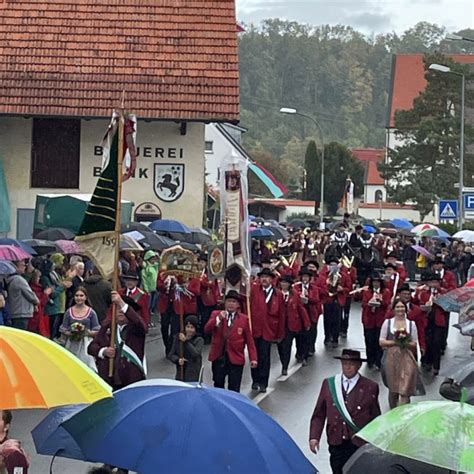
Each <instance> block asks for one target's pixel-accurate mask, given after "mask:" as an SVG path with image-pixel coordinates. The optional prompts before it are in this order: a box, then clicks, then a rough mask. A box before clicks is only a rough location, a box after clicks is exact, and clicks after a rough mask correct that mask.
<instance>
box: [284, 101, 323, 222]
mask: <svg viewBox="0 0 474 474" xmlns="http://www.w3.org/2000/svg"><path fill="white" fill-rule="evenodd" d="M280 113H282V114H288V115H299V116H300V117H305V118H307V119H309V120H311V121H312V122H313V123H314V124H315V125H316V127H317V129H318V131H319V134H320V136H321V199H320V204H319V212H320V224H319V228H320V229H321V230H324V134H323V129H322V128H321V125H319V123H318V122H317V121H316V119H315V118H314V117H311V115H306V114H302V113H301V112H298V111H297V110H296V109H291V108H287V107H282V108H281V109H280ZM305 172H306V169H305ZM305 179H306V177H305Z"/></svg>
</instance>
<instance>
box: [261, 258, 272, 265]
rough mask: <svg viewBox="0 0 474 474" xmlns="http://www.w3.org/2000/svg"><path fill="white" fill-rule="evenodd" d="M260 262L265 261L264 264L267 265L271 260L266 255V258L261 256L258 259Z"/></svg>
mask: <svg viewBox="0 0 474 474" xmlns="http://www.w3.org/2000/svg"><path fill="white" fill-rule="evenodd" d="M260 263H265V264H267V265H269V264H270V263H272V261H271V260H270V259H269V258H268V257H266V258H262V259H261V260H260Z"/></svg>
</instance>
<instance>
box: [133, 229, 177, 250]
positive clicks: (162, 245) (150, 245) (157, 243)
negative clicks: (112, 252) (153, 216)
mask: <svg viewBox="0 0 474 474" xmlns="http://www.w3.org/2000/svg"><path fill="white" fill-rule="evenodd" d="M139 232H140V234H142V235H143V236H144V237H145V238H144V239H140V240H139V241H138V242H139V243H140V245H141V246H142V247H143V248H145V249H146V250H148V249H152V250H159V251H160V252H161V251H162V250H164V249H167V248H169V247H172V246H173V245H176V242H175V241H174V240H172V239H169V238H168V237H165V236H164V235H158V234H155V233H154V232H150V231H149V230H148V231H147V232H142V231H139Z"/></svg>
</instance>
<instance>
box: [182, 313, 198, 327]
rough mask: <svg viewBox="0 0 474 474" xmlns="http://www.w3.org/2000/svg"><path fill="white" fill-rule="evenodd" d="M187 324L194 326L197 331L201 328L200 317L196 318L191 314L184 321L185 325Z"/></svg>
mask: <svg viewBox="0 0 474 474" xmlns="http://www.w3.org/2000/svg"><path fill="white" fill-rule="evenodd" d="M186 324H192V325H193V326H194V327H195V328H196V330H197V329H198V328H199V320H198V317H197V316H195V315H194V314H190V315H189V316H186V319H185V320H184V325H185V326H186Z"/></svg>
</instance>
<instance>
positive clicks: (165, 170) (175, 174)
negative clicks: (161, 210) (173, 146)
mask: <svg viewBox="0 0 474 474" xmlns="http://www.w3.org/2000/svg"><path fill="white" fill-rule="evenodd" d="M153 190H154V191H155V194H156V196H157V197H158V199H161V200H162V201H165V202H173V201H176V200H177V199H179V198H180V197H181V195H182V194H183V191H184V165H181V164H170V163H169V164H166V163H155V169H154V176H153Z"/></svg>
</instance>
